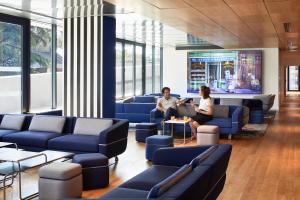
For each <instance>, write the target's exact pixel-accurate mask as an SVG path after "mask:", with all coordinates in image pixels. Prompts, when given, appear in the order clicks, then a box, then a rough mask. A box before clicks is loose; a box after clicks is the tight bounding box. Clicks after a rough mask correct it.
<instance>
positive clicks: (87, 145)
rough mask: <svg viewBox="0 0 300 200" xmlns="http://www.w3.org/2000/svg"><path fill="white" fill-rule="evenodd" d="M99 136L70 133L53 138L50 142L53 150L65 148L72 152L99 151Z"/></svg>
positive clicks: (49, 144)
mask: <svg viewBox="0 0 300 200" xmlns="http://www.w3.org/2000/svg"><path fill="white" fill-rule="evenodd" d="M98 140H99V137H98V136H94V135H80V134H69V135H64V136H61V137H57V138H53V139H51V140H49V142H48V148H49V149H52V150H65V151H70V152H94V153H96V152H99V147H98V145H99V141H98Z"/></svg>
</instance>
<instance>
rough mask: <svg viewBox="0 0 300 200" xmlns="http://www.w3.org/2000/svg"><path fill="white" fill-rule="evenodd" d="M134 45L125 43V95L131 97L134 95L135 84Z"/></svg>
mask: <svg viewBox="0 0 300 200" xmlns="http://www.w3.org/2000/svg"><path fill="white" fill-rule="evenodd" d="M133 47H134V46H133V45H131V44H125V92H124V96H125V97H131V96H133V95H134V90H133V88H134V85H133V69H134V66H133V65H134V63H133V59H134V56H133Z"/></svg>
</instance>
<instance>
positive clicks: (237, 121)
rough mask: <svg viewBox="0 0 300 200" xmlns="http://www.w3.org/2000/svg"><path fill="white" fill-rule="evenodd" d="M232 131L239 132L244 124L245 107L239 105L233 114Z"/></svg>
mask: <svg viewBox="0 0 300 200" xmlns="http://www.w3.org/2000/svg"><path fill="white" fill-rule="evenodd" d="M231 120H232V133H233V134H236V133H239V132H240V131H241V129H242V126H243V107H242V106H238V107H237V108H236V109H235V110H234V111H233V113H232V115H231Z"/></svg>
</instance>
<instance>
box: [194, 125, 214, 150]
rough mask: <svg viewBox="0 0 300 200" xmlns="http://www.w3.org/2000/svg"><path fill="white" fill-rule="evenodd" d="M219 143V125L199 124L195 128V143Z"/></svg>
mask: <svg viewBox="0 0 300 200" xmlns="http://www.w3.org/2000/svg"><path fill="white" fill-rule="evenodd" d="M218 143H219V127H218V126H213V125H201V126H199V127H198V128H197V144H198V145H210V144H218Z"/></svg>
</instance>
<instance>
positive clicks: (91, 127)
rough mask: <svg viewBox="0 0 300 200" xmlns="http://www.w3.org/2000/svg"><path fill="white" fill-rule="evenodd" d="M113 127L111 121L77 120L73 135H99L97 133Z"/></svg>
mask: <svg viewBox="0 0 300 200" xmlns="http://www.w3.org/2000/svg"><path fill="white" fill-rule="evenodd" d="M112 125H113V120H111V119H92V118H77V120H76V124H75V128H74V134H82V135H99V133H100V132H101V131H103V130H105V129H107V128H109V127H111V126H112Z"/></svg>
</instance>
